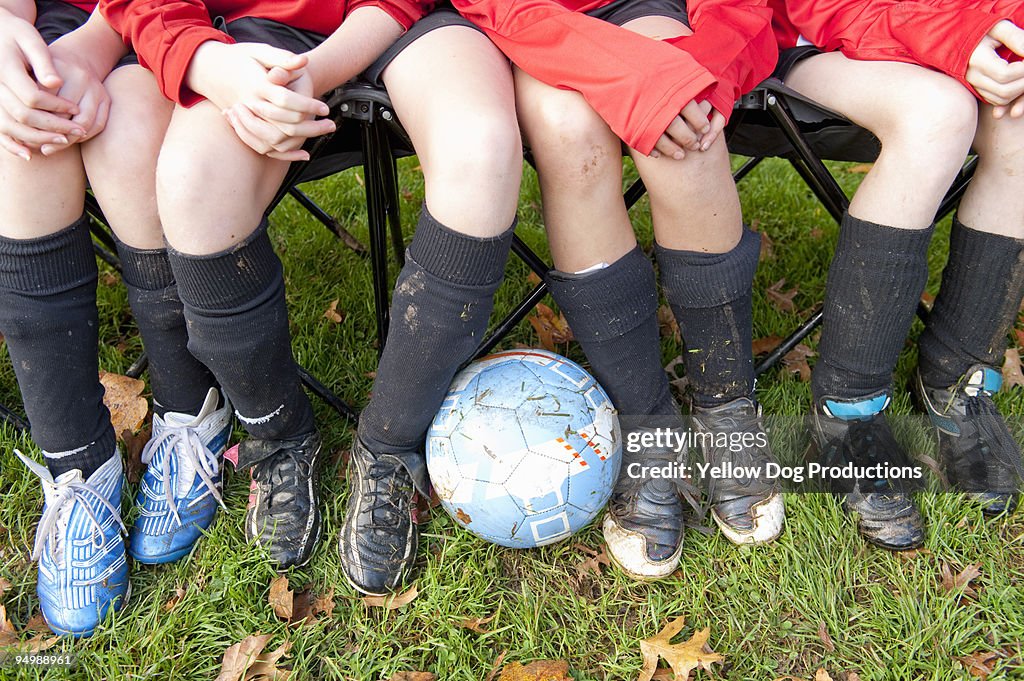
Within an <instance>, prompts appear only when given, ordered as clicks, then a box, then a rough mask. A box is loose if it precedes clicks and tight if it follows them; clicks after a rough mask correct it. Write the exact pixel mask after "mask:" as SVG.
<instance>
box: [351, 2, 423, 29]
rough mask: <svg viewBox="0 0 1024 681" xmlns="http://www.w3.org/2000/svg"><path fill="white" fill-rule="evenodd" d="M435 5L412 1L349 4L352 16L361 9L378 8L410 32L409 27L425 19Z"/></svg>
mask: <svg viewBox="0 0 1024 681" xmlns="http://www.w3.org/2000/svg"><path fill="white" fill-rule="evenodd" d="M434 4H435V3H433V2H413V1H412V0H353V1H351V2H349V3H348V13H349V14H351V13H352V12H353V11H355V10H357V9H359V8H360V7H376V8H378V9H382V10H384V11H385V12H387V13H388V14H389V15H390V16H391V18H392V19H394V20H395V21H397V22H398V23H400V24H401V25H402V28H404V29H406V30H409V27H410V26H412V25H413V24H415V23H416V22H417V21H419V20H420V19H421V18H423V16H424V15H426V13H427V12H429V11H430V10H431V9H432V8H433V6H434Z"/></svg>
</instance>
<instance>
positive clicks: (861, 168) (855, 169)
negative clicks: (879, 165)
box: [846, 163, 875, 175]
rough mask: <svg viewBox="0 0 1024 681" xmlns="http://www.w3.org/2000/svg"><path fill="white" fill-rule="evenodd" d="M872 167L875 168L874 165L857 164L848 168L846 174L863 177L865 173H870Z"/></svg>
mask: <svg viewBox="0 0 1024 681" xmlns="http://www.w3.org/2000/svg"><path fill="white" fill-rule="evenodd" d="M874 166H875V164H874V163H858V164H857V165H855V166H850V167H849V168H847V169H846V172H848V173H857V174H858V175H863V174H865V173H869V172H871V169H872V168H873V167H874Z"/></svg>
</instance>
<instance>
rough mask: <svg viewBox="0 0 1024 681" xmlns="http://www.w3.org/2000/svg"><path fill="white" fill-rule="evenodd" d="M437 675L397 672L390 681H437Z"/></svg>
mask: <svg viewBox="0 0 1024 681" xmlns="http://www.w3.org/2000/svg"><path fill="white" fill-rule="evenodd" d="M436 679H437V674H432V673H431V672H395V673H394V674H392V675H391V677H390V678H389V679H388V681H436Z"/></svg>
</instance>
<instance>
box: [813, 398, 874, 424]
mask: <svg viewBox="0 0 1024 681" xmlns="http://www.w3.org/2000/svg"><path fill="white" fill-rule="evenodd" d="M888 404H889V396H888V395H877V396H875V397H869V398H868V399H864V400H850V401H846V400H843V401H839V400H825V408H826V409H828V413H829V414H831V415H832V416H834V417H835V418H837V419H841V420H843V421H855V420H857V419H863V418H867V417H869V416H874V415H875V414H877V413H879V412H881V411H882V410H883V409H885V407H886V406H887V405H888Z"/></svg>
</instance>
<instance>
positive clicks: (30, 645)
mask: <svg viewBox="0 0 1024 681" xmlns="http://www.w3.org/2000/svg"><path fill="white" fill-rule="evenodd" d="M49 633H50V632H49V631H47V632H46V633H45V634H44V633H43V632H39V633H37V634H36V635H35V636H33V637H32V638H30V639H28V640H27V641H25V642H24V643H22V644H21V645H20V646H19V649H20V650H21V651H22V652H24V653H28V654H29V655H38V654H39V653H41V652H43V651H44V650H49V649H50V648H52V647H54V646H55V645H57V644H58V643H60V637H59V636H52V635H48V634H49Z"/></svg>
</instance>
